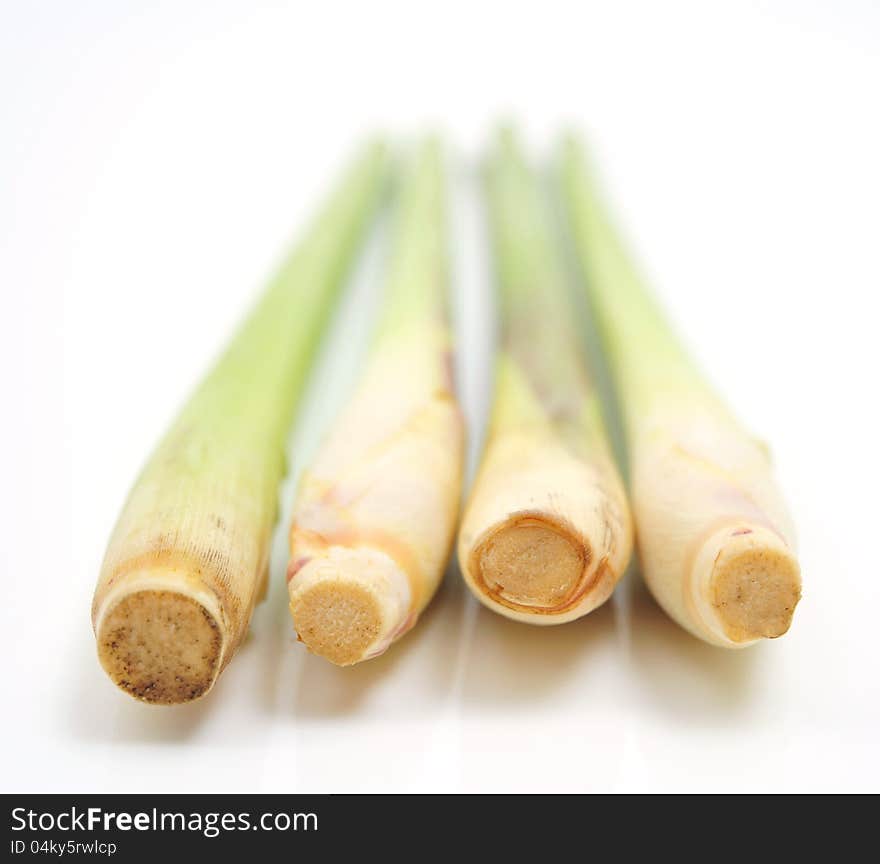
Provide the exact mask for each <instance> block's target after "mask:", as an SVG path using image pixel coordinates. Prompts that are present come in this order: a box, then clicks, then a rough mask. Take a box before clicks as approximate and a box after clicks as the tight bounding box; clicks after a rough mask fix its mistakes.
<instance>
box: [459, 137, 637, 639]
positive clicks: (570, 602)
mask: <svg viewBox="0 0 880 864" xmlns="http://www.w3.org/2000/svg"><path fill="white" fill-rule="evenodd" d="M487 181H488V182H487V191H488V203H489V211H490V221H491V226H492V233H493V238H494V249H495V260H496V270H497V281H498V287H499V294H500V297H499V299H500V311H501V315H500V333H499V350H498V355H497V360H496V381H495V399H494V404H493V408H492V416H491V421H490V428H489V434H488V439H487V444H486V448H485V452H484V454H483V458H482V463H481V466H480V469H479V473H478V475H477V479H476V483H475V485H474V489H473V491H472V493H471V496H470V500H469V502H468V505H467V509H466V512H465V516H464V520H463V524H462V528H461V532H460V534H459V543H458V557H459V563H460V565H461V569H462V572H463V574H464V577H465V580H466V581H467V584H468V585H469V586H470V588H471V590H472V591H473V593H474V594H475V595H476V596H477V597H478V598H479V599H480V600H481V601H482V602H483V603H484V604H485V605H486V606H488V607H489V608H490V609H493V610H495V611H496V612H499V613H501V614H502V615H505V616H507V617H509V618H513V619H516V620H519V621H527V622H529V623H534V624H559V623H563V622H565V621H570V620H572V619H574V618H578V617H580V616H582V615H585V614H587V613H588V612H590V611H591V610H593V609H595V608H596V607H597V606H599V605H600V604H601V603H603V602H604V601H605V600H607V599H608V597H609V596H610V594H611V592H612V590H613V589H614V585H615V584H616V583H617V581H618V579H619V578H620V576H621V575H622V573H623V571H624V569H625V568H626V564H627V562H628V560H629V557H630V553H631V550H632V529H631V523H630V517H629V511H628V509H627V504H626V499H625V495H624V491H623V485H622V483H621V480H620V477H619V475H618V472H617V469H616V468H615V465H614V462H613V459H612V457H611V452H610V448H609V445H608V442H607V439H606V435H605V431H604V427H603V423H602V417H601V411H600V405H599V401H598V396H597V392H596V390H595V389H594V386H593V384H592V382H591V381H590V379H589V377H588V374H587V372H586V369H585V365H584V363H585V361H584V358H583V356H582V351H581V345H580V344H579V340H578V337H577V331H576V329H575V327H574V325H573V321H572V316H573V308H572V303H571V298H570V297H569V291H570V286H569V285H568V283H567V275H566V272H565V269H564V266H563V262H562V259H561V252H560V249H559V246H558V244H557V240H556V238H555V236H554V233H553V229H552V222H551V220H550V214H549V212H548V211H547V207H546V203H547V202H546V201H545V200H544V198H543V196H542V193H541V190H540V188H539V185H538V181H537V179H536V177H534V176H533V175H532V173H531V172H530V171H529V169H528V167H527V166H526V164H525V162H524V161H523V157H522V155H521V154H520V152H519V150H518V148H517V146H516V143H515V142H514V140H513V138H512V135H511V134H510V133H507V134H505V135H503V136H502V138H501V140H500V141H499V144H498V147H497V149H496V152H495V154H494V156H493V157H492V158H491V159H490V162H489V166H488V178H487Z"/></svg>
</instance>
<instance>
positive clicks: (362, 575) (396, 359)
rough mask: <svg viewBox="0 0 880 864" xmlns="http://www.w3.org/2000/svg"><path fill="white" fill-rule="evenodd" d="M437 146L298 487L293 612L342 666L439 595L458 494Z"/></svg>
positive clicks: (409, 622) (419, 178)
mask: <svg viewBox="0 0 880 864" xmlns="http://www.w3.org/2000/svg"><path fill="white" fill-rule="evenodd" d="M444 198H445V196H444V172H443V165H442V157H441V153H440V148H439V145H438V144H437V143H436V142H427V143H425V144H424V146H422V147H421V148H420V149H419V151H418V154H417V156H416V158H415V159H414V160H413V161H412V164H411V165H410V166H409V167H408V169H407V170H406V171H405V173H404V174H403V177H402V179H401V183H400V189H399V195H398V201H397V206H396V218H395V223H394V224H395V229H394V236H393V238H392V249H391V257H390V261H389V273H388V283H387V288H386V293H385V298H384V306H383V313H382V317H381V322H380V327H379V330H378V333H377V336H376V339H375V342H374V343H373V345H372V347H371V350H370V353H369V356H368V359H367V364H366V369H365V372H364V375H363V378H362V380H361V381H360V384H359V386H358V387H357V389H356V392H355V393H354V395H353V397H352V399H351V401H350V402H349V404H348V405H347V407H346V408H345V410H344V411H343V413H342V414H341V416H340V417H339V418H338V419H337V421H336V423H335V425H334V426H333V428H332V430H331V432H330V434H329V437H328V438H327V440H326V442H325V443H324V445H323V447H322V449H321V451H320V453H319V454H318V456H317V459H316V460H315V462H314V464H313V465H312V466H311V467H310V469H309V470H308V471H307V472H306V473H305V475H304V477H303V479H302V482H301V486H300V489H299V493H298V497H297V502H296V508H295V512H294V517H293V523H292V526H291V532H290V547H291V558H290V566H289V570H288V580H289V591H290V611H291V615H292V616H293V622H294V626H295V628H296V631H297V633H298V635H299V638H300V639H301V640H302V641H303V642H305V644H306V646H307V647H308V648H309V650H311V651H312V652H314V653H316V654H319V655H321V656H323V657H325V658H326V659H328V660H330V661H332V662H333V663H337V664H339V665H350V664H353V663H357V662H359V661H361V660H366V659H369V658H371V657H375V656H377V655H379V654H381V653H382V652H383V651H385V650H386V649H387V648H388V647H389V646H390V645H391V644H392V642H394V641H395V640H396V639H398V638H400V636H402V635H403V634H404V633H405V632H406V631H407V630H408V629H409V628H411V627H412V626H413V625H414V624H415V622H416V619H417V617H418V615H419V613H420V612H421V611H422V610H423V609H424V607H425V606H426V604H427V603H428V601H429V600H430V599H431V597H432V596H433V595H434V592H435V591H436V589H437V586H438V584H439V582H440V579H441V577H442V575H443V570H444V568H445V565H446V562H447V559H448V557H449V551H450V547H451V544H452V539H453V532H454V529H455V522H456V517H457V514H458V505H459V498H460V494H461V474H462V459H463V444H464V434H463V424H462V418H461V414H460V411H459V407H458V404H457V402H456V399H455V395H454V386H453V380H452V340H451V335H450V329H449V320H448V311H447V296H446V294H447V290H448V280H447V267H446V243H447V230H446V212H445V205H444Z"/></svg>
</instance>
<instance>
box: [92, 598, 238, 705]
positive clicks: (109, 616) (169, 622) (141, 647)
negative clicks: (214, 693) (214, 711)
mask: <svg viewBox="0 0 880 864" xmlns="http://www.w3.org/2000/svg"><path fill="white" fill-rule="evenodd" d="M97 640H98V658H99V659H100V661H101V665H102V666H103V667H104V669H105V671H106V672H107V674H108V675H109V676H110V678H111V679H112V680H113V681H114V683H115V684H116V685H117V686H119V687H120V688H121V689H123V690H125V691H126V692H127V693H130V694H131V695H132V696H134V697H135V698H136V699H141V700H143V701H144V702H152V703H155V704H158V705H173V704H177V703H179V702H189V701H190V700H192V699H198V698H199V696H202V695H203V694H205V693H206V692H207V691H208V690H210V689H211V686H212V685H213V683H214V681H215V679H216V678H217V675H218V674H219V671H220V663H221V657H222V652H223V639H222V636H221V630H220V626H219V624H218V621H217V619H216V618H215V617H214V615H212V614H211V613H210V612H209V611H208V610H207V609H206V608H205V607H204V606H203V605H202V604H201V603H199V602H198V600H195V599H194V598H192V597H189V596H187V595H186V594H180V593H177V592H175V591H160V590H142V591H134V592H132V593H129V594H125V595H124V596H123V597H122V598H121V599H120V600H119V602H117V603H116V604H115V605H114V606H112V607H111V608H110V609H109V610H108V611H107V613H106V614H105V615H104V616H103V617H102V619H101V620H100V623H99V625H98V630H97Z"/></svg>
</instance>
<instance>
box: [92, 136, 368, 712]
mask: <svg viewBox="0 0 880 864" xmlns="http://www.w3.org/2000/svg"><path fill="white" fill-rule="evenodd" d="M384 164H385V156H384V151H383V148H382V147H381V146H380V145H371V146H370V147H369V148H367V149H366V150H365V151H364V152H363V154H362V155H361V156H360V157H359V158H358V160H357V161H356V163H355V164H354V165H353V166H352V167H351V169H350V170H349V172H348V173H347V175H346V176H345V178H344V179H343V181H342V183H341V184H340V185H339V187H338V188H337V189H336V191H335V193H334V194H333V196H332V197H331V198H330V200H329V201H328V203H327V204H326V205H325V208H324V209H323V211H322V213H321V215H320V216H319V217H318V219H317V220H316V221H315V223H314V224H313V225H312V227H311V229H310V231H309V232H308V233H307V234H306V235H305V237H304V238H303V240H302V242H301V243H300V245H299V247H298V248H297V249H296V251H295V252H294V253H293V254H292V255H291V257H290V258H289V260H288V261H287V263H286V264H285V265H284V266H283V268H282V269H281V271H280V272H279V274H278V276H277V277H276V278H275V280H274V281H273V282H272V284H271V285H270V286H269V288H268V289H267V291H266V293H265V295H264V296H263V298H262V300H261V301H260V303H259V304H258V305H257V306H256V307H255V309H254V310H253V312H252V313H251V315H250V316H249V317H248V319H247V320H246V322H245V323H244V324H243V326H242V327H241V329H240V330H239V332H238V333H237V334H236V336H235V337H234V339H233V341H232V343H231V344H230V345H229V347H228V349H227V350H226V352H225V353H224V354H223V356H222V357H221V358H220V359H219V361H218V362H217V364H216V365H215V366H214V368H213V369H212V370H211V371H210V373H209V374H208V375H207V377H206V378H205V379H204V381H202V383H201V385H200V386H199V387H198V389H197V390H196V391H195V393H194V394H193V396H192V397H191V398H190V400H189V402H188V403H187V404H186V406H185V407H184V408H183V411H182V412H181V414H180V415H179V416H178V418H177V419H176V420H175V422H174V424H173V425H172V427H171V429H170V430H169V431H168V433H167V434H166V435H165V438H164V439H163V440H162V442H161V443H160V444H159V446H158V448H157V450H156V451H155V452H154V453H153V455H152V457H151V458H150V460H149V461H148V463H147V465H146V467H145V468H144V469H143V471H142V473H141V475H140V477H139V478H138V480H137V482H136V483H135V485H134V488H133V489H132V490H131V493H130V494H129V496H128V500H127V501H126V503H125V506H124V508H123V510H122V513H121V515H120V516H119V520H118V522H117V523H116V528H115V529H114V531H113V535H112V537H111V538H110V543H109V546H108V549H107V553H106V556H105V558H104V563H103V566H102V568H101V574H100V578H99V580H98V586H97V589H96V591H95V598H94V603H93V605H92V622H93V625H94V629H95V635H96V637H97V643H98V657H99V659H100V661H101V664H102V665H103V667H104V669H105V670H106V672H107V674H108V675H109V676H110V677H111V678H112V679H113V681H114V682H115V683H116V684H117V685H119V687H121V688H122V689H123V690H125V691H126V692H127V693H130V694H131V695H132V696H134V697H136V698H138V699H142V700H144V701H146V702H153V703H159V704H172V703H177V702H186V701H188V700H190V699H195V698H197V697H199V696H201V695H203V694H204V693H206V692H207V691H208V690H209V689H210V688H211V687H212V686H213V684H214V682H215V681H216V679H217V676H218V675H219V674H220V672H221V671H222V670H223V668H224V667H225V666H226V664H227V663H228V662H229V660H230V658H231V657H232V655H233V653H234V652H235V650H236V648H237V647H238V645H239V643H240V642H241V640H242V639H243V638H244V635H245V633H246V632H247V628H248V623H249V621H250V617H251V612H252V610H253V607H254V604H255V603H256V602H257V600H258V599H261V597H262V594H263V593H264V592H265V583H266V575H267V566H268V552H269V541H270V536H271V532H272V527H273V525H274V523H275V519H276V510H277V494H278V485H279V483H280V481H281V478H282V476H283V474H284V470H285V467H284V462H285V460H284V443H285V437H286V434H287V430H288V426H289V424H290V421H291V415H292V413H293V410H294V408H295V406H296V403H297V400H298V398H299V394H300V391H301V389H302V385H303V382H304V380H305V376H306V373H307V371H308V368H309V363H310V359H311V356H312V354H313V352H314V348H315V346H316V344H317V342H318V339H319V336H320V334H321V332H322V330H323V327H324V323H325V320H326V319H327V316H328V314H329V311H330V309H331V307H332V301H333V299H334V297H335V295H336V294H337V289H338V287H339V285H340V283H341V281H342V278H343V276H344V274H345V271H346V269H347V267H348V264H349V262H350V261H351V260H352V258H353V256H354V252H355V250H356V248H357V245H358V240H359V238H360V237H361V235H362V233H363V229H364V228H365V226H366V223H367V218H368V216H369V215H370V213H371V212H372V210H373V206H374V203H375V202H376V200H377V192H378V190H379V188H380V185H381V184H380V181H381V179H382V177H383V175H384V173H385V170H384Z"/></svg>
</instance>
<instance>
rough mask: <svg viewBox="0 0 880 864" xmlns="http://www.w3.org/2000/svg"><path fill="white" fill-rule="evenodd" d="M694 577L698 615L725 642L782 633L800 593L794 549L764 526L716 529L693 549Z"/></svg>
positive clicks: (741, 643)
mask: <svg viewBox="0 0 880 864" xmlns="http://www.w3.org/2000/svg"><path fill="white" fill-rule="evenodd" d="M693 580H694V581H693V583H692V585H693V589H694V593H695V594H696V607H697V610H698V613H699V616H700V619H701V620H702V621H703V623H704V624H705V625H706V626H707V628H708V629H709V630H710V632H711V633H712V635H713V636H714V637H715V638H716V640H718V641H720V642H722V643H723V644H725V645H733V646H743V647H744V646H746V645H749V644H752V643H753V642H755V641H757V640H759V639H775V638H777V637H778V636H782V635H783V634H784V633H786V632H787V631H788V628H789V627H790V626H791V621H792V617H793V615H794V610H795V607H796V606H797V604H798V601H799V600H800V597H801V576H800V568H799V566H798V563H797V559H796V558H795V556H794V553H793V552H792V550H791V549H790V548H789V547H788V546H787V545H786V544H785V543H784V542H783V540H782V539H781V538H780V537H779V536H778V535H777V534H776V533H775V532H773V531H771V530H769V529H768V528H765V527H763V526H755V525H744V524H739V523H737V524H734V525H729V526H727V527H725V528H724V529H721V530H719V531H715V532H714V533H713V534H712V535H711V536H710V537H709V539H708V540H707V541H706V542H705V543H704V544H703V546H702V548H701V549H700V551H699V553H698V554H697V557H696V559H695V564H694V570H693Z"/></svg>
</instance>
